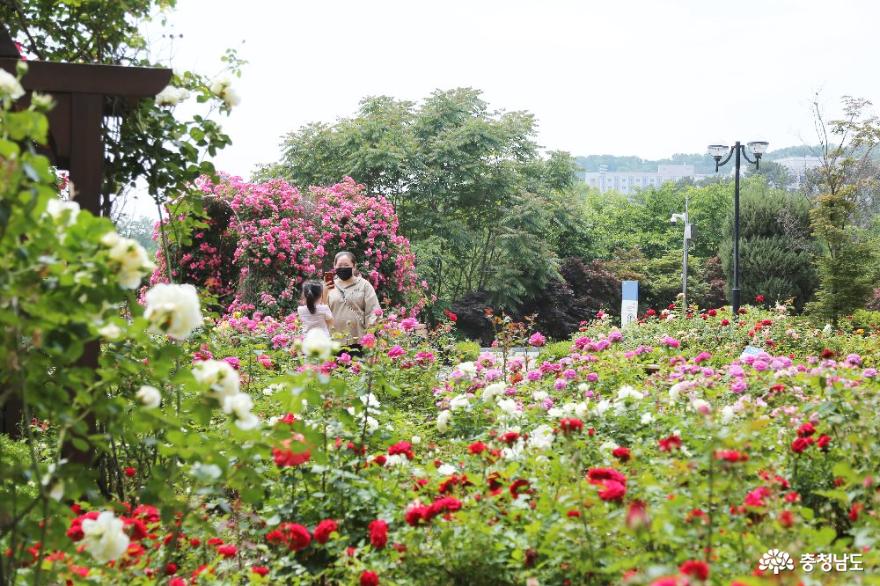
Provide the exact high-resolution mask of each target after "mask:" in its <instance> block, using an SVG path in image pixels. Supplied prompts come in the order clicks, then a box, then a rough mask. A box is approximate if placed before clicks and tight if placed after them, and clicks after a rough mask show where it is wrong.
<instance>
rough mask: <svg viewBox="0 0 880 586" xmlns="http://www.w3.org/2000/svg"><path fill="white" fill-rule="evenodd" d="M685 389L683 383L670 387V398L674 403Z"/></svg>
mask: <svg viewBox="0 0 880 586" xmlns="http://www.w3.org/2000/svg"><path fill="white" fill-rule="evenodd" d="M683 387H684V383H683V382H678V383H675V384H674V385H672V386H671V387H669V398H670V399H671V400H672V401H677V400H678V397H679V396H680V395H681V389H682V388H683Z"/></svg>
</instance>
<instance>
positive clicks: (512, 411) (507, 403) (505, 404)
mask: <svg viewBox="0 0 880 586" xmlns="http://www.w3.org/2000/svg"><path fill="white" fill-rule="evenodd" d="M498 407H499V408H500V409H501V410H502V411H504V412H505V413H506V414H507V415H516V414H517V412H518V410H517V405H516V401H514V400H513V399H501V400H500V401H498Z"/></svg>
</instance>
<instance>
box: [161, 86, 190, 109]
mask: <svg viewBox="0 0 880 586" xmlns="http://www.w3.org/2000/svg"><path fill="white" fill-rule="evenodd" d="M187 98H189V92H188V91H186V90H185V89H183V88H176V87H174V86H171V85H169V86H167V87H166V88H165V89H164V90H162V91H161V92H159V93H158V94H157V95H156V105H157V106H176V105H177V104H179V103H180V102H182V101H184V100H186V99H187Z"/></svg>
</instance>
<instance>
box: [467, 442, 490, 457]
mask: <svg viewBox="0 0 880 586" xmlns="http://www.w3.org/2000/svg"><path fill="white" fill-rule="evenodd" d="M485 451H486V444H484V443H483V442H474V443H472V444H471V445H469V446H468V454H473V455H477V454H482V453H483V452H485Z"/></svg>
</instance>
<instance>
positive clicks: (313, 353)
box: [302, 329, 339, 360]
mask: <svg viewBox="0 0 880 586" xmlns="http://www.w3.org/2000/svg"><path fill="white" fill-rule="evenodd" d="M338 348H339V343H338V342H334V341H333V340H331V339H330V336H328V335H327V332H325V331H324V330H318V329H313V330H309V332H308V333H307V334H306V335H305V337H304V338H303V340H302V352H303V354H305V355H306V357H308V358H316V359H318V360H327V359H329V358H330V356H331V355H332V354H333V352H334V351H335V350H337V349H338Z"/></svg>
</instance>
